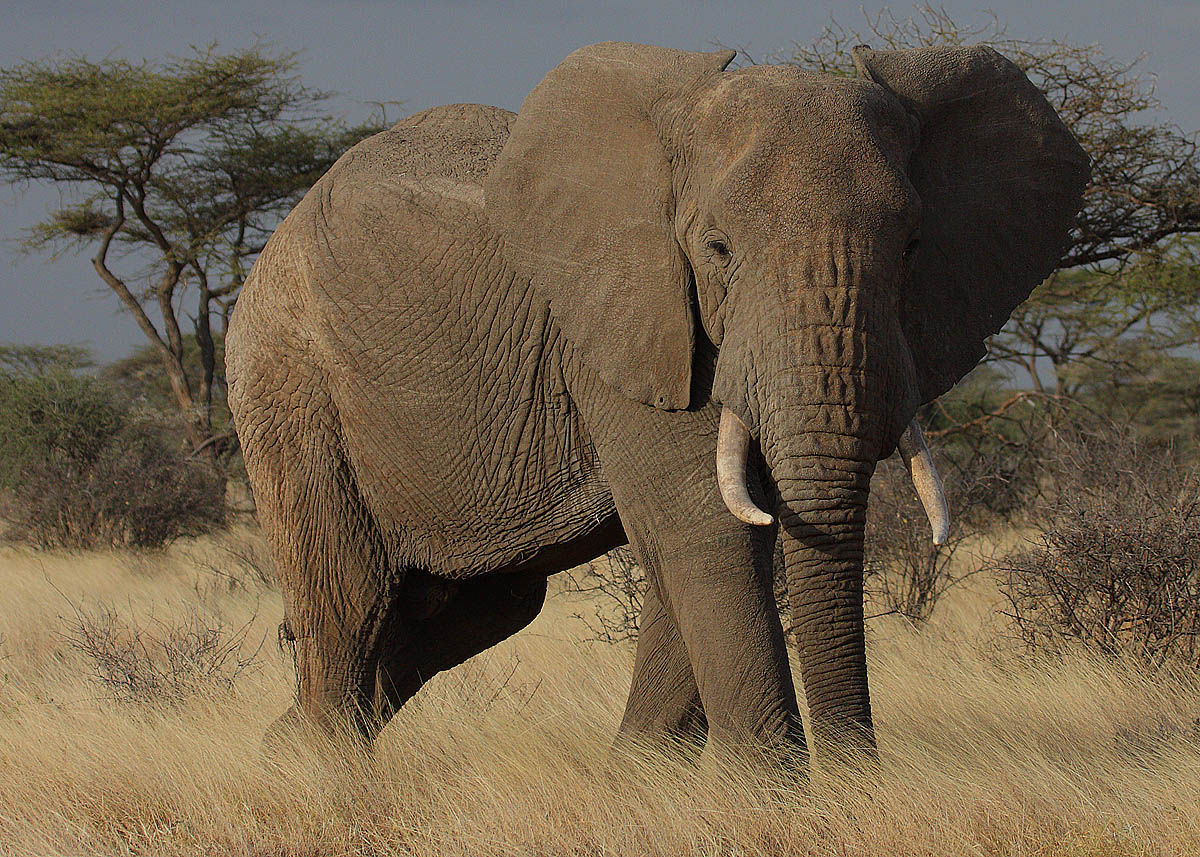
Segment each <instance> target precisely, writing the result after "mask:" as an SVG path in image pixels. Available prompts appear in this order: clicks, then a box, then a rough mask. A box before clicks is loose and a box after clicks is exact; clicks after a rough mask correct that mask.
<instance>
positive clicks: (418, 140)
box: [352, 104, 516, 185]
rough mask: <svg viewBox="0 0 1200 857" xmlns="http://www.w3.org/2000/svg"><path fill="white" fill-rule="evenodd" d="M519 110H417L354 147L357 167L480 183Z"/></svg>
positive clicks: (458, 107) (451, 106)
mask: <svg viewBox="0 0 1200 857" xmlns="http://www.w3.org/2000/svg"><path fill="white" fill-rule="evenodd" d="M514 119H516V114H515V113H513V112H511V111H509V110H503V109H501V108H499V107H489V106H487V105H483V104H447V105H444V106H441V107H432V108H430V109H429V110H422V111H421V112H420V113H414V114H413V115H412V116H409V117H408V118H406V119H402V120H401V121H400V122H397V123H396V124H395V125H393V126H392V127H391V128H389V129H388V130H386V131H383V132H381V133H379V134H376V135H375V136H373V137H370V138H369V139H367V140H364V141H363V142H361V143H359V144H358V145H357V146H355V147H354V149H353V150H352V153H353V160H354V162H355V164H356V166H357V167H358V168H360V169H362V168H364V167H365V168H368V169H369V168H375V169H378V170H379V171H380V173H379V174H384V175H391V176H395V177H397V178H407V179H415V180H420V179H426V178H441V179H446V180H448V181H451V182H464V183H469V184H475V185H478V184H481V183H482V182H483V179H484V178H485V177H486V176H487V174H488V171H489V170H490V169H491V167H492V164H493V163H495V161H496V156H497V155H499V154H500V149H501V148H503V147H504V143H505V142H506V141H507V140H508V133H509V128H510V126H511V125H512V122H513V120H514Z"/></svg>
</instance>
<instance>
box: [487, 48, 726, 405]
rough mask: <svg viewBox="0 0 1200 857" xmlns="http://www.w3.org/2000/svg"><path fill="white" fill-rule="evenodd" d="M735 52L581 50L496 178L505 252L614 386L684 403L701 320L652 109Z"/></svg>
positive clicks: (555, 79) (548, 83) (547, 86)
mask: <svg viewBox="0 0 1200 857" xmlns="http://www.w3.org/2000/svg"><path fill="white" fill-rule="evenodd" d="M733 56H734V52H733V51H719V52H716V53H687V52H684V51H676V50H669V49H667V48H656V47H650V46H648V45H633V44H624V43H618V42H608V43H604V44H599V45H592V46H591V47H587V48H581V49H580V50H577V51H575V52H574V53H572V54H571V55H570V56H568V57H567V58H566V59H565V60H563V62H562V63H561V64H560V65H559V66H558V67H557V68H555V69H554V70H552V71H551V72H550V73H549V74H547V75H546V77H545V79H543V80H542V82H541V83H540V84H538V86H537V88H535V89H534V90H533V92H531V93H530V94H529V97H528V98H526V99H525V103H524V105H523V106H522V107H521V112H520V114H519V115H518V116H517V120H516V122H515V123H514V125H513V128H512V134H511V136H510V137H509V139H508V142H507V143H506V144H505V146H504V149H503V150H502V151H501V153H500V157H499V159H498V161H497V162H496V165H495V167H493V169H492V171H491V173H490V174H489V176H488V179H487V181H486V182H485V185H484V189H485V195H486V207H487V211H488V216H489V218H490V219H491V221H492V223H493V225H495V226H496V227H497V228H498V230H499V231H500V232H501V234H503V236H504V239H505V254H506V256H507V257H508V259H509V261H510V262H511V263H512V264H513V265H514V266H515V267H516V268H517V270H518V271H519V272H520V273H521V274H523V275H525V276H529V277H530V278H531V280H532V282H533V283H534V287H535V289H537V290H538V291H539V292H540V293H541V295H542V297H543V298H544V299H546V300H548V301H549V303H550V307H551V312H552V314H553V316H554V319H555V320H556V322H557V323H558V325H559V326H560V327H561V329H562V331H563V333H564V334H565V335H566V337H567V338H568V339H569V340H570V341H571V343H572V344H573V345H574V346H575V348H576V349H577V350H578V351H579V352H580V353H581V354H582V355H583V357H584V360H585V361H586V362H587V363H588V365H589V366H590V367H591V368H592V369H593V370H595V371H596V372H597V373H598V374H599V376H600V377H601V379H603V380H604V381H605V382H606V383H607V384H609V385H610V386H612V387H615V388H616V389H618V390H620V391H621V392H622V393H624V394H625V395H627V396H629V397H630V398H632V399H635V400H638V401H641V402H645V403H647V404H650V405H654V406H655V407H659V408H666V409H679V408H686V407H687V405H688V400H689V396H690V386H691V373H692V349H693V341H694V331H693V327H692V325H693V322H692V310H691V304H690V299H689V296H688V294H689V277H690V274H689V268H688V264H687V259H686V258H685V257H684V255H683V253H682V251H681V249H680V247H679V245H678V243H677V241H676V239H675V224H674V215H675V201H674V192H673V187H672V175H671V165H670V161H669V160H668V156H667V151H666V149H665V148H664V145H663V142H662V140H661V138H660V136H659V132H658V129H657V126H656V124H655V122H654V120H653V119H652V118H651V111H652V110H654V109H655V108H656V107H660V106H661V105H662V104H663V103H664V102H667V101H670V100H671V99H673V98H675V97H677V96H678V95H680V94H682V93H683V92H685V91H687V90H688V89H689V88H691V87H693V86H695V85H696V84H698V83H699V82H701V81H702V80H704V79H706V78H707V77H709V76H710V75H713V74H716V73H717V72H720V71H722V70H723V69H724V68H725V67H726V66H727V65H728V64H729V62H730V61H731V60H732V59H733Z"/></svg>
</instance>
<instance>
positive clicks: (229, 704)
mask: <svg viewBox="0 0 1200 857" xmlns="http://www.w3.org/2000/svg"><path fill="white" fill-rule="evenodd" d="M231 538H233V539H235V540H239V541H243V542H244V541H246V540H252V539H253V538H254V536H253V534H252V533H250V532H248V531H243V532H241V533H239V534H237V535H235V536H233V537H231ZM212 565H216V566H218V567H228V566H229V565H230V563H229V558H228V556H226V555H225V552H224V548H223V547H222V542H221V540H204V541H200V542H195V543H191V544H189V545H182V546H177V547H176V548H174V549H172V551H170V552H169V553H168V554H166V555H163V556H157V557H151V558H133V557H131V556H128V555H121V554H88V555H57V554H50V555H42V554H36V553H33V552H28V551H24V550H16V549H5V550H3V551H0V592H2V593H3V596H2V597H0V634H2V642H0V659H2V660H0V674H2V676H3V684H2V686H0V853H3V854H13V855H79V854H104V855H108V854H112V855H117V854H120V855H127V854H156V855H157V854H165V855H173V854H179V855H193V854H256V855H257V854H262V855H291V854H296V855H336V854H355V855H359V854H414V855H459V854H461V855H491V854H512V855H567V854H570V855H576V854H578V855H609V854H615V855H624V854H629V855H658V854H662V855H684V854H730V855H740V854H746V855H750V854H819V855H860V854H863V855H866V854H870V855H884V854H913V855H956V857H957V855H976V854H1004V855H1046V856H1047V857H1048V855H1074V856H1075V857H1084V855H1094V857H1101V855H1104V857H1110V855H1157V854H1178V855H1196V854H1200V743H1198V741H1197V728H1198V727H1197V725H1196V717H1197V715H1198V714H1200V705H1198V702H1200V698H1198V695H1197V690H1196V685H1195V683H1194V682H1192V681H1190V680H1186V679H1184V678H1181V679H1179V680H1176V681H1159V682H1153V681H1149V680H1144V679H1141V678H1138V677H1137V676H1136V675H1133V674H1130V673H1127V672H1123V671H1121V670H1119V669H1116V668H1113V667H1104V666H1102V665H1099V664H1096V663H1094V662H1090V661H1088V660H1087V659H1085V658H1083V657H1080V658H1078V659H1076V660H1072V661H1068V662H1065V663H1058V664H1051V663H1043V664H1029V663H1023V662H1021V661H1020V660H1018V659H1017V658H1015V657H1014V653H1013V651H1012V649H1011V643H1007V642H1005V638H1004V635H1003V630H1004V628H1003V624H1002V622H1001V621H1000V620H999V618H998V617H997V614H996V612H995V611H996V606H997V604H996V600H995V593H994V592H992V591H990V590H989V587H988V584H987V582H986V581H985V580H983V579H981V578H976V582H975V583H974V584H973V587H972V588H969V589H964V590H961V591H957V592H955V593H953V594H951V595H950V596H947V598H946V600H945V601H944V602H943V604H942V605H940V606H939V609H938V611H937V613H936V614H935V616H934V619H933V620H932V622H931V624H930V625H929V626H928V627H926V628H925V629H924V630H922V631H921V632H920V633H916V632H913V631H912V630H911V629H909V628H907V627H905V626H904V625H903V624H901V623H899V622H896V621H892V620H890V619H885V620H877V621H875V622H873V623H872V627H871V670H872V672H871V678H872V685H873V691H874V699H875V702H876V712H877V720H878V731H879V740H880V745H881V755H882V761H881V764H880V765H879V767H878V769H875V770H871V771H869V772H867V773H865V774H859V773H856V772H854V771H850V770H845V769H826V770H818V771H816V772H815V773H814V776H813V777H812V779H811V780H810V781H809V782H807V783H801V784H795V783H793V784H791V785H787V784H783V783H780V782H773V781H772V780H770V779H769V778H765V777H762V776H760V775H758V774H756V773H754V772H752V771H750V770H746V771H740V772H739V771H731V770H729V769H727V768H722V769H720V770H718V769H717V768H716V767H715V766H713V765H711V764H702V765H701V766H699V767H698V768H683V767H679V766H672V765H670V764H665V763H661V762H647V761H634V760H618V759H614V758H613V757H612V756H611V754H610V752H609V745H610V741H611V738H612V736H613V734H614V731H615V729H616V725H617V722H618V719H619V716H620V711H621V706H622V703H623V700H624V694H625V690H626V687H627V682H628V679H629V667H630V661H631V658H632V656H631V652H629V651H628V650H626V649H623V648H619V647H610V646H605V645H602V644H596V643H587V642H583V641H581V639H580V638H581V636H582V629H581V627H580V625H579V623H578V622H577V621H575V620H573V619H571V618H570V614H571V613H572V612H574V611H576V610H578V609H579V608H580V605H579V604H578V603H574V602H570V601H567V600H565V599H564V597H563V596H561V595H558V596H554V597H552V599H551V601H550V603H549V605H548V607H547V609H546V611H545V612H544V613H543V615H542V616H541V617H540V618H539V619H538V620H537V622H536V623H535V624H534V625H533V626H531V627H530V628H528V629H526V630H525V631H524V632H522V633H521V634H519V635H518V636H517V637H515V638H514V639H512V640H510V641H509V642H507V643H506V644H504V645H502V646H500V647H498V648H496V649H494V650H493V651H491V652H489V653H486V654H484V655H482V656H480V657H479V658H477V659H475V660H474V661H472V662H470V663H468V664H466V665H464V666H463V667H461V668H460V669H459V670H456V671H454V672H451V673H449V674H445V675H442V676H439V677H437V679H435V680H434V681H433V682H432V683H431V684H430V685H429V686H428V687H427V688H425V689H424V690H423V691H422V693H421V694H420V696H419V697H418V698H417V699H416V700H415V701H414V703H412V704H410V705H409V706H408V707H407V708H406V709H405V710H404V711H403V712H402V713H401V715H400V716H399V717H397V718H396V721H395V722H394V723H393V724H392V725H391V726H390V727H389V728H388V729H387V730H386V731H385V732H384V734H383V736H382V737H381V739H380V741H379V745H378V748H377V750H376V752H375V753H374V754H373V755H372V756H371V757H370V758H365V757H361V756H355V755H353V754H349V755H348V754H346V753H345V752H341V751H339V750H338V748H334V747H321V746H311V745H299V746H295V747H293V748H290V749H289V750H288V751H287V752H280V753H278V754H274V755H272V756H271V757H269V758H268V757H264V756H263V755H262V753H261V751H260V747H259V740H260V737H261V735H262V733H263V730H264V728H265V727H266V726H267V724H268V723H269V722H270V721H271V720H272V719H273V718H274V717H275V716H276V715H277V714H278V713H280V712H281V711H282V710H283V709H284V708H285V707H286V705H287V704H288V701H289V694H290V681H291V677H290V665H289V663H288V662H287V659H286V657H285V656H284V655H283V654H282V653H281V652H280V651H279V650H278V648H277V646H276V645H275V625H276V623H277V622H278V619H279V615H280V606H279V598H278V595H277V594H275V593H274V592H273V591H271V590H270V589H268V588H264V587H262V586H260V585H259V584H257V583H255V582H254V581H253V580H249V581H247V582H246V585H244V586H243V585H242V584H240V583H238V582H237V581H236V580H231V579H229V578H227V577H224V576H222V575H219V574H216V573H214V572H213V571H212V570H211V568H210V566H212ZM96 602H105V603H107V604H109V605H111V606H112V607H113V608H114V609H115V610H116V611H118V613H120V614H122V615H125V616H131V617H142V621H145V617H147V616H152V617H157V619H159V620H162V621H169V620H170V619H171V617H173V616H177V615H181V614H184V613H186V612H188V611H191V610H193V609H194V608H195V606H196V605H197V604H201V605H202V606H203V609H204V610H205V611H207V612H208V613H209V614H212V615H219V616H222V617H223V618H224V619H225V620H226V621H227V623H228V624H229V625H230V626H232V627H237V626H240V625H241V624H243V623H245V622H247V621H251V620H252V621H251V625H250V631H249V633H248V636H247V643H248V644H249V645H250V646H251V647H253V646H254V645H257V643H258V641H259V640H261V639H263V638H266V641H267V642H266V644H265V645H264V646H263V648H262V651H261V653H260V655H259V660H260V664H261V666H260V668H259V669H258V670H257V671H256V672H253V673H251V674H249V675H244V676H242V677H241V678H239V679H238V680H237V681H236V682H235V684H234V686H233V688H232V689H229V688H220V687H218V688H215V689H213V690H211V691H209V692H207V693H204V694H199V695H197V696H195V697H194V698H190V699H188V700H187V701H186V702H185V703H183V704H182V705H179V706H175V707H170V706H159V707H157V708H154V707H146V706H137V705H130V704H128V703H121V702H116V701H114V700H111V699H106V698H104V691H103V689H102V688H100V687H98V686H97V684H96V683H95V682H94V681H93V680H90V679H89V678H88V662H87V659H86V658H85V657H84V656H83V655H82V654H80V653H79V652H78V651H76V650H74V649H72V648H71V647H70V645H69V644H68V643H67V642H66V639H65V637H64V635H65V634H66V633H67V629H68V627H69V625H70V623H71V622H72V621H73V617H74V616H75V613H74V610H75V606H78V605H80V604H84V605H85V606H86V605H88V604H95V603H96ZM254 617H256V618H254Z"/></svg>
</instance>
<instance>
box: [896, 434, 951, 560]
mask: <svg viewBox="0 0 1200 857" xmlns="http://www.w3.org/2000/svg"><path fill="white" fill-rule="evenodd" d="M900 455H901V457H902V458H903V459H904V466H905V467H907V468H908V474H909V476H911V477H912V481H913V487H915V488H916V489H917V497H919V498H920V499H921V505H922V506H924V507H925V514H926V516H927V517H928V518H929V526H930V528H931V529H932V530H933V543H934V544H935V545H940V544H944V543H945V541H946V538H947V536H949V535H950V509H949V507H948V506H947V505H946V491H945V489H944V488H943V487H942V478H941V477H940V476H938V472H937V467H936V466H934V463H933V456H932V455H930V453H929V447H928V446H926V445H925V436H924V435H923V434H921V426H920V425H919V424H918V423H917V421H916V419H915V418H914V419H913V421H912V422H911V423H909V424H908V428H906V429H905V430H904V434H903V435H901V437H900Z"/></svg>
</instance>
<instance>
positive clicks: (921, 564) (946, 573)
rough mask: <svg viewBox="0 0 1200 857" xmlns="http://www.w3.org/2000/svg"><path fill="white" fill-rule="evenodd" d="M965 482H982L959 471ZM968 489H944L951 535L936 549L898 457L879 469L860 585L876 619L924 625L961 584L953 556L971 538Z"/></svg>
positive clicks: (926, 521) (869, 511)
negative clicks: (966, 511)
mask: <svg viewBox="0 0 1200 857" xmlns="http://www.w3.org/2000/svg"><path fill="white" fill-rule="evenodd" d="M942 469H943V470H944V469H945V468H942ZM967 476H970V477H971V478H973V479H978V478H981V477H980V475H979V474H973V473H970V471H961V472H960V474H959V479H960V480H961V481H963V482H965V481H966V479H965V477H967ZM967 487H969V486H967V485H963V486H960V485H957V484H950V485H947V486H946V494H947V502H948V503H949V505H950V534H949V537H948V538H947V540H946V542H945V543H944V544H942V545H935V544H934V543H933V537H932V534H931V533H930V529H929V519H928V517H927V516H926V514H925V509H924V507H922V505H921V501H920V500H919V499H918V498H917V494H916V491H915V489H914V488H913V484H912V480H911V478H910V477H909V475H908V471H907V470H906V469H905V467H904V464H903V463H902V462H901V461H900V459H899V458H898V457H897V456H892V457H891V458H888V459H886V460H885V461H881V462H880V463H879V466H878V467H877V468H876V469H875V476H874V478H873V479H872V480H871V500H870V507H869V509H868V511H867V532H866V545H865V561H864V570H865V572H866V580H865V583H864V585H865V587H866V589H867V591H868V592H869V593H870V594H871V595H872V596H873V600H874V601H875V603H877V604H879V605H881V606H882V607H883V610H882V612H881V613H876V614H875V615H876V616H879V615H887V614H896V615H899V616H903V617H904V618H905V619H907V620H908V621H910V622H912V623H914V624H920V623H922V622H925V621H926V620H927V619H928V618H929V616H930V614H931V613H932V612H933V608H934V607H935V606H936V605H937V602H938V599H939V598H941V597H942V595H943V594H945V592H946V590H948V589H949V588H950V587H952V586H954V585H955V584H957V583H959V582H960V581H961V580H962V579H963V577H964V576H963V575H958V574H956V573H955V565H954V556H955V553H956V552H957V551H958V549H959V548H960V547H961V546H962V543H963V541H964V539H965V538H967V536H969V535H971V533H972V529H971V527H970V526H969V525H968V524H967V523H966V519H965V518H966V516H965V514H964V508H965V506H966V504H967V503H968V502H969V500H970V498H969V492H968V491H966V490H962V489H963V488H967Z"/></svg>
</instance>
